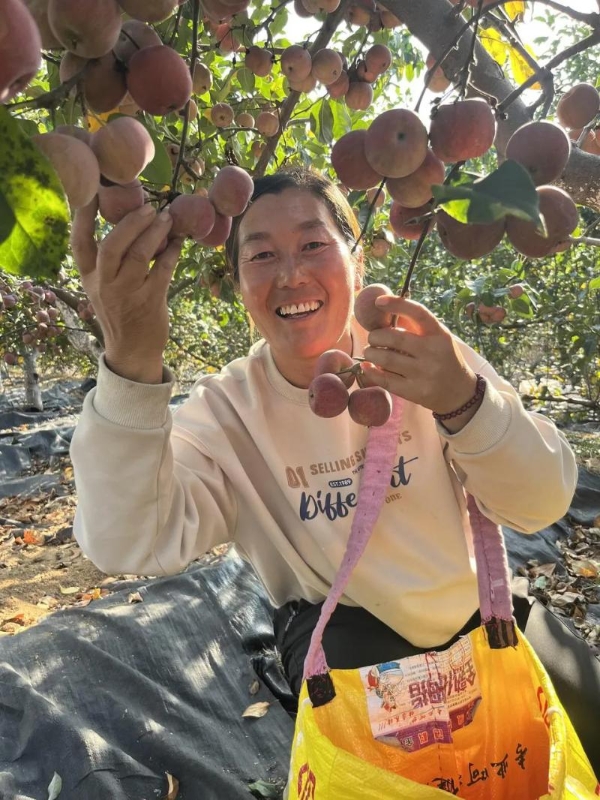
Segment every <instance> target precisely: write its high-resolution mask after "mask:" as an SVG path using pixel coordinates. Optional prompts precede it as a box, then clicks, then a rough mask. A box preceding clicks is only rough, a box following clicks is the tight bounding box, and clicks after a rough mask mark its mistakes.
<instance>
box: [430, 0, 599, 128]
mask: <svg viewBox="0 0 600 800" xmlns="http://www.w3.org/2000/svg"><path fill="white" fill-rule="evenodd" d="M506 1H507V0H496V2H494V3H491V4H490V5H488V6H486V8H485V12H486V14H489V12H490V11H493V10H494V9H496V8H499V7H501V6H504V4H505V3H506ZM538 2H540V3H542V4H545V5H549V6H551V7H552V8H554V9H556V10H557V11H560V12H562V13H564V14H566V15H567V16H569V17H571V18H572V19H575V20H577V21H578V22H583V23H585V24H587V25H589V26H590V27H591V28H593V29H594V30H597V29H598V27H600V14H598V13H596V12H592V13H584V12H583V11H574V10H572V9H570V8H568V7H566V6H562V5H560V3H556V2H554V1H553V0H538ZM457 8H458V6H456V7H455V8H454V9H452V13H454V12H455V11H456V9H457ZM492 18H493V19H495V18H494V17H492ZM475 22H476V17H475V15H473V16H472V17H471V18H470V19H468V20H467V21H466V22H465V23H464V25H463V26H462V27H461V28H460V30H459V31H458V32H457V34H456V36H455V37H454V38H453V39H452V41H451V42H450V44H449V45H448V46H447V47H446V48H445V49H444V51H443V52H442V54H441V55H440V56H439V58H437V59H436V61H435V63H434V64H433V66H432V67H431V68H430V70H429V73H430V74H431V75H433V73H434V72H435V71H436V70H437V68H438V67H439V66H441V65H442V64H443V63H444V61H445V60H446V58H447V57H448V56H449V55H450V53H451V52H452V50H454V49H455V48H456V46H457V45H458V43H459V41H460V40H461V39H462V37H463V35H464V34H465V33H466V32H467V31H468V30H469V28H470V27H472V26H473V25H474V24H475ZM588 38H591V37H588ZM585 41H587V40H585ZM596 43H597V42H596V41H592V42H590V44H589V45H585V46H584V47H582V48H581V50H578V51H576V52H582V51H583V50H585V49H586V48H587V47H588V46H589V47H592V46H593V45H594V44H596ZM570 55H571V54H569V55H568V56H567V58H570ZM555 58H556V57H555ZM562 60H564V59H562ZM562 60H561V61H559V62H558V63H562ZM554 66H555V65H554ZM551 68H552V67H551V62H549V63H548V64H547V65H546V66H545V67H542V68H541V69H540V70H538V72H537V73H535V74H534V75H533V76H531V78H530V79H529V82H528V83H527V82H526V86H525V88H528V87H529V86H531V85H532V84H533V83H535V82H536V80H539V81H540V82H543V81H544V74H543V73H544V71H545V70H548V69H551ZM428 83H429V81H426V82H425V86H424V87H423V89H422V91H421V94H420V95H419V99H418V100H417V104H416V106H415V111H416V112H418V111H419V108H420V106H421V103H422V102H423V98H424V97H425V92H426V90H427V85H428ZM522 91H524V89H521V91H519V95H520V94H521V92H522ZM513 94H514V93H513ZM519 95H516V96H515V97H514V98H512V95H509V97H510V98H511V100H510V102H511V103H512V102H513V100H516V98H517V97H518V96H519ZM507 99H508V98H507Z"/></svg>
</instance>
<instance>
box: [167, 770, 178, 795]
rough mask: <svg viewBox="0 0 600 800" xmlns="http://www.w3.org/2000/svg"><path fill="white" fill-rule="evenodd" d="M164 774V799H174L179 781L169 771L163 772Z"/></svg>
mask: <svg viewBox="0 0 600 800" xmlns="http://www.w3.org/2000/svg"><path fill="white" fill-rule="evenodd" d="M165 775H166V776H167V794H166V796H165V798H164V800H175V798H176V797H177V794H178V792H179V781H178V780H177V778H174V777H173V776H172V775H171V774H170V773H169V772H165Z"/></svg>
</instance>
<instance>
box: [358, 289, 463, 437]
mask: <svg viewBox="0 0 600 800" xmlns="http://www.w3.org/2000/svg"><path fill="white" fill-rule="evenodd" d="M375 305H376V306H377V308H379V309H381V310H382V311H384V312H389V313H391V314H394V315H396V327H386V328H378V329H377V330H372V331H371V332H370V334H369V346H368V347H367V348H366V349H365V352H364V357H365V359H367V362H370V363H367V362H365V363H364V364H363V372H364V376H365V383H366V384H367V385H370V386H382V387H383V388H384V389H387V390H388V391H389V392H391V393H392V394H396V395H398V396H400V397H404V398H405V399H406V400H409V401H410V402H412V403H417V404H418V405H421V406H424V407H425V408H429V409H431V410H432V411H435V412H437V413H438V414H446V413H449V412H450V411H454V410H456V409H457V408H460V407H461V406H462V405H463V404H464V403H466V402H467V401H468V400H470V399H471V397H473V395H474V393H475V387H476V382H477V378H476V376H475V373H474V372H473V370H472V369H471V368H470V367H469V366H468V365H467V364H466V363H465V360H464V358H463V357H462V354H461V352H460V350H459V348H458V346H457V344H456V342H455V340H454V338H453V336H452V334H451V333H450V331H449V330H448V328H446V326H445V325H443V323H441V322H440V320H438V318H437V317H436V316H435V315H434V314H432V313H431V311H429V310H428V309H427V308H425V306H423V305H421V304H420V303H416V302H414V301H413V300H407V299H406V298H402V297H396V296H394V295H382V296H381V297H378V298H377V300H375ZM474 411H475V408H474V409H473V412H472V413H470V414H469V415H468V418H470V417H471V416H472V415H473V413H474ZM466 421H467V417H466V416H465V417H463V418H462V419H461V421H460V427H462V425H463V424H464V423H465V422H466Z"/></svg>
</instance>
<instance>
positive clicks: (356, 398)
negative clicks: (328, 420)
mask: <svg viewBox="0 0 600 800" xmlns="http://www.w3.org/2000/svg"><path fill="white" fill-rule="evenodd" d="M382 294H388V295H391V294H392V292H391V291H390V289H388V287H387V286H384V285H383V284H380V283H374V284H371V285H370V286H367V287H366V288H365V289H363V290H362V291H361V292H360V294H359V295H358V297H357V298H356V302H355V306H354V314H355V316H356V319H357V321H358V323H359V325H361V326H362V327H363V328H364V329H365V330H368V331H372V330H376V329H377V328H385V327H390V326H392V325H394V322H395V318H394V315H392V314H390V313H389V312H386V311H382V310H381V309H379V308H377V307H376V305H375V300H376V299H377V298H378V297H380V296H381V295H382ZM361 361H362V360H361V359H354V358H352V356H350V355H348V354H347V353H345V352H343V351H342V350H327V351H326V352H324V353H323V354H322V355H321V356H320V357H319V359H318V360H317V364H316V367H315V377H314V378H313V380H312V382H311V384H310V386H309V387H308V399H309V403H310V407H311V409H312V410H313V412H314V413H315V414H316V415H317V416H319V417H337V416H338V415H339V414H341V413H342V412H344V411H345V410H346V408H347V409H348V413H349V414H350V418H351V419H352V420H354V422H356V423H357V424H359V425H366V426H367V427H376V426H379V425H384V424H385V423H386V422H387V421H388V419H389V417H390V414H391V413H392V398H391V395H390V393H389V392H387V391H386V390H385V389H382V388H381V387H380V386H364V385H363V381H362V377H361V372H362V367H361ZM355 381H357V383H358V388H355V389H354V391H353V392H349V391H348V389H350V388H351V387H352V385H353V384H354V382H355Z"/></svg>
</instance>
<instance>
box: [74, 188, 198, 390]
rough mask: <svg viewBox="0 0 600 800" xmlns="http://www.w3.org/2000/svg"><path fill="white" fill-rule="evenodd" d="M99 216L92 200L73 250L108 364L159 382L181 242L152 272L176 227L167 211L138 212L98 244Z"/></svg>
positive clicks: (82, 212)
mask: <svg viewBox="0 0 600 800" xmlns="http://www.w3.org/2000/svg"><path fill="white" fill-rule="evenodd" d="M96 211H97V201H96V200H94V201H92V203H90V205H89V206H86V207H85V208H82V209H79V210H78V211H77V212H76V214H75V218H74V220H73V227H72V232H71V246H72V250H73V255H74V256H75V261H76V263H77V267H78V269H79V272H80V274H81V282H82V284H83V288H84V290H85V292H86V294H87V296H88V298H89V299H90V301H91V302H92V304H93V306H94V311H95V313H96V316H97V317H98V321H99V322H100V326H101V328H102V332H103V334H104V346H105V359H106V364H107V366H108V367H109V368H110V369H111V370H112V371H113V372H116V373H117V374H118V375H122V376H123V377H124V378H128V379H129V380H132V381H136V382H139V383H161V382H162V355H163V351H164V349H165V346H166V344H167V341H168V338H169V311H168V307H167V292H168V289H169V284H170V281H171V277H172V275H173V272H174V270H175V267H176V266H177V260H178V258H179V255H180V252H181V245H182V243H183V240H182V239H172V240H169V241H168V243H167V246H166V248H165V249H164V250H163V251H162V252H161V253H160V255H159V256H158V257H157V258H156V260H155V261H154V264H153V266H152V267H150V262H151V261H152V260H153V259H154V254H155V253H156V251H157V250H158V249H159V247H160V246H161V244H162V243H163V242H164V240H165V238H166V236H167V234H168V233H169V231H170V229H171V225H172V224H173V220H172V218H171V216H170V215H169V213H168V211H162V212H160V213H159V214H156V211H155V210H154V208H153V207H152V206H150V205H145V206H143V207H142V208H139V209H136V210H135V211H132V212H131V213H129V214H128V215H127V216H126V217H124V218H123V219H122V220H121V222H119V223H118V225H115V227H114V228H113V229H112V231H111V232H110V233H109V234H108V235H107V236H106V237H105V238H104V239H103V240H102V241H101V242H99V243H98V242H96V238H95V220H96Z"/></svg>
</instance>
